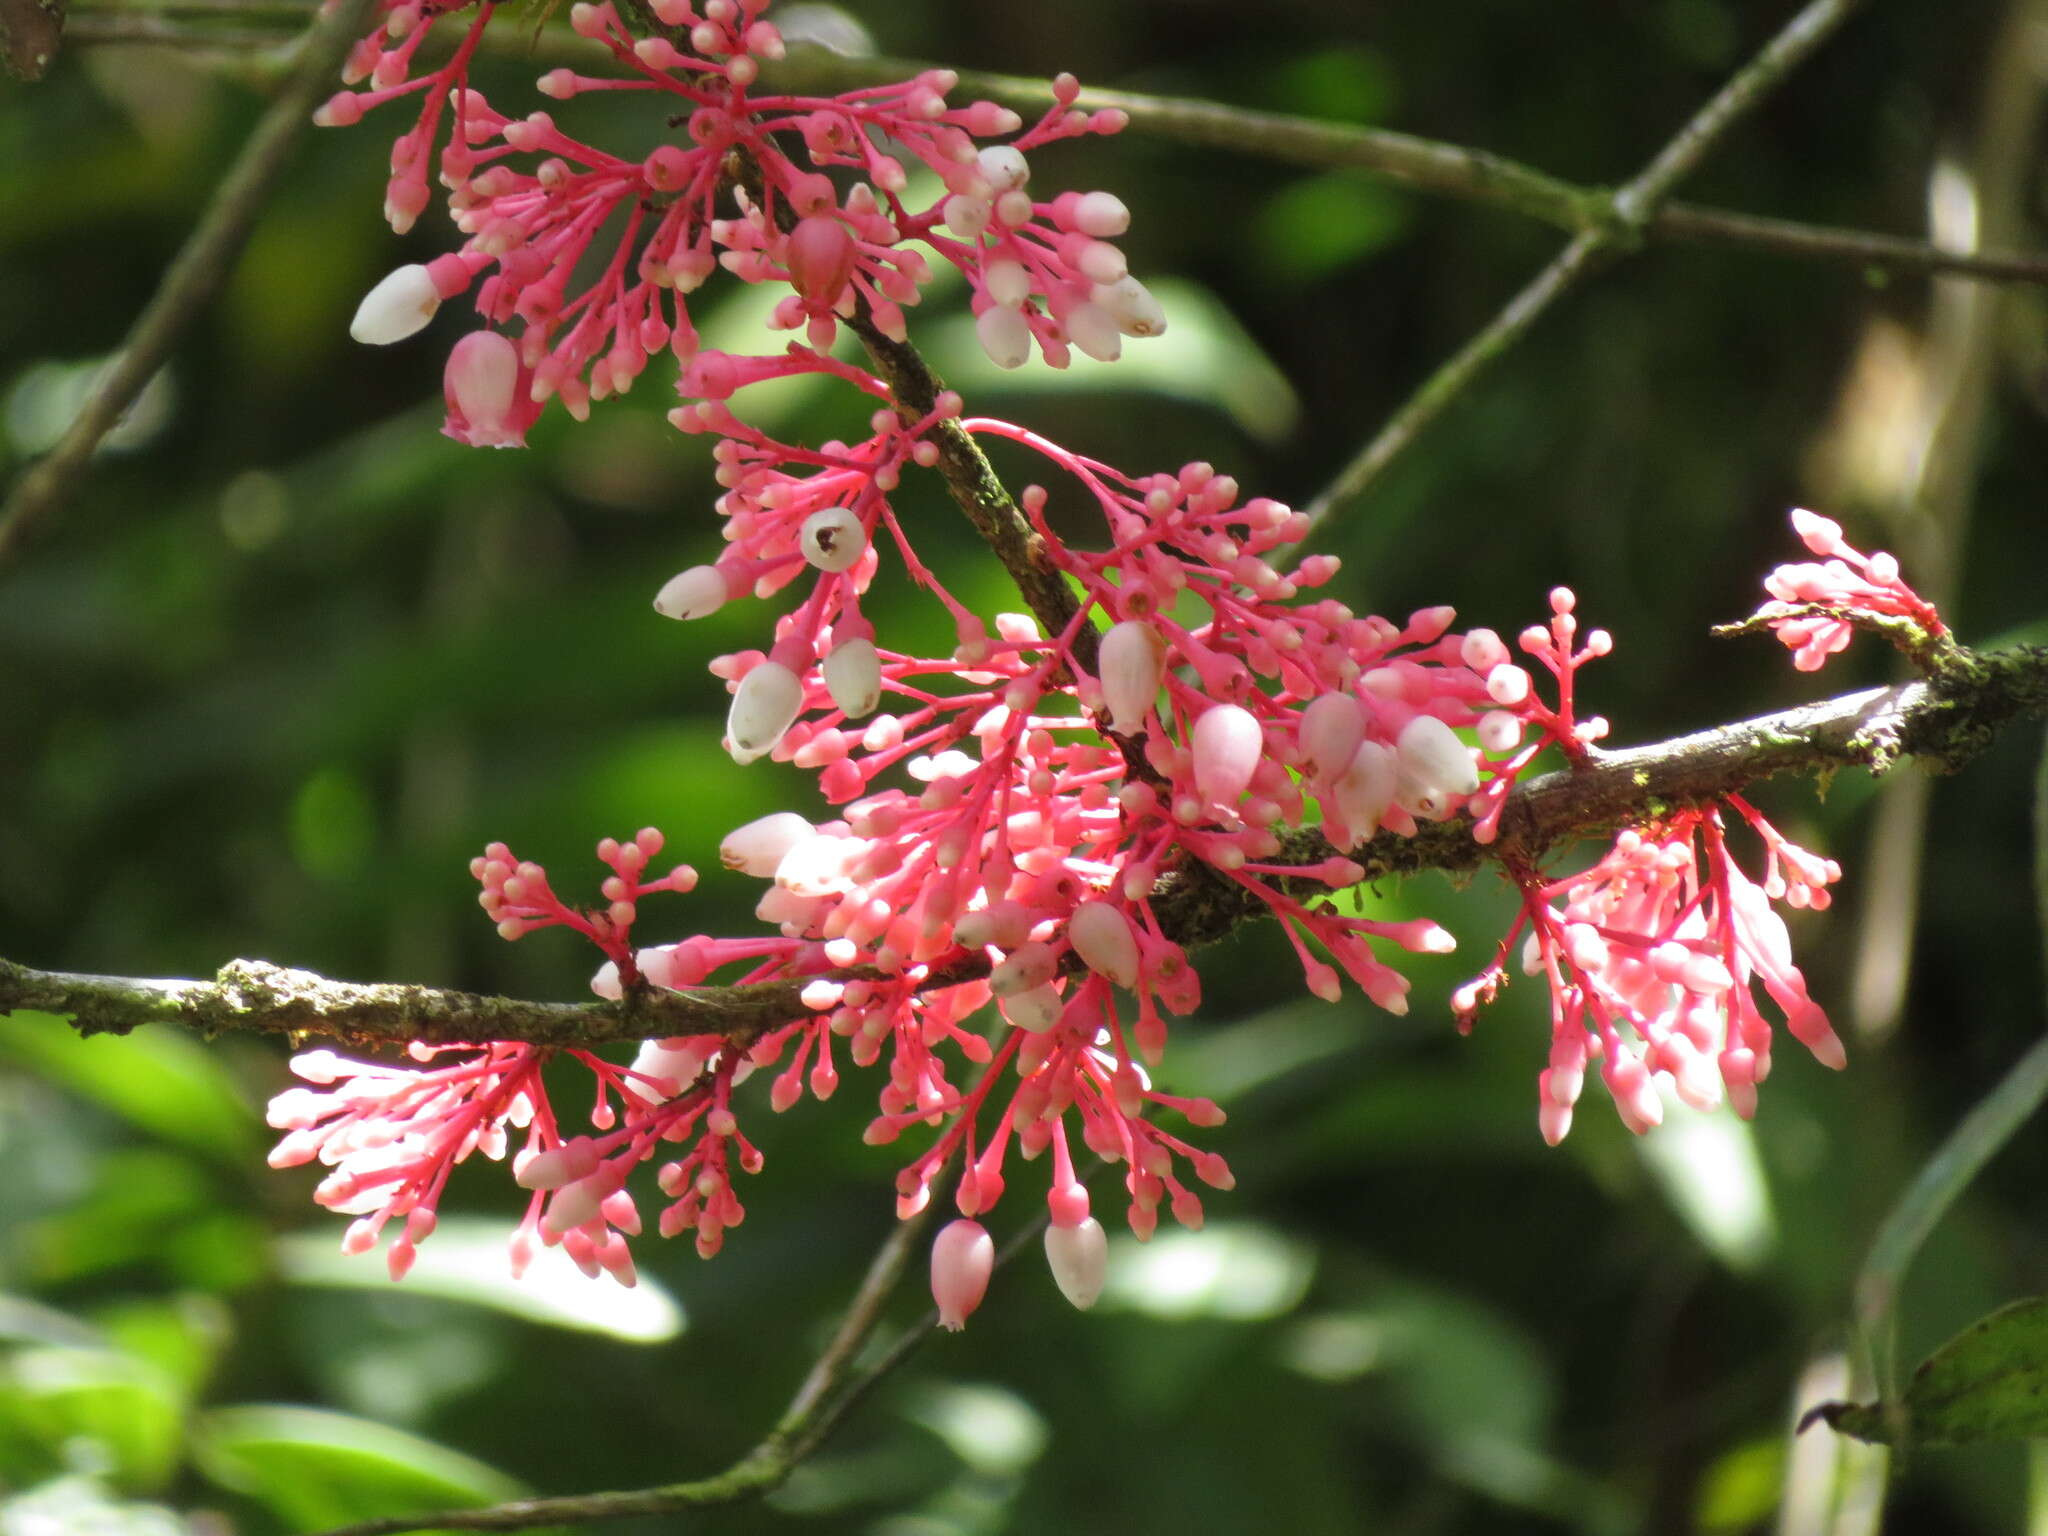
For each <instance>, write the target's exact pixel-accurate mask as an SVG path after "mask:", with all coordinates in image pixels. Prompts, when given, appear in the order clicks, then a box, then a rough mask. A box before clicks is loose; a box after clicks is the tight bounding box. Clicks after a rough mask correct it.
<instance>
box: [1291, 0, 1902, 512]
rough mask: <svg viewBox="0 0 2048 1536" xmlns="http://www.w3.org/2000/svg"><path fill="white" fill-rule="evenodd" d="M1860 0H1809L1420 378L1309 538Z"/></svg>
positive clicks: (1644, 217)
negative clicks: (1587, 221) (1591, 219)
mask: <svg viewBox="0 0 2048 1536" xmlns="http://www.w3.org/2000/svg"><path fill="white" fill-rule="evenodd" d="M1861 3H1862V0H1809V3H1808V4H1807V5H1806V6H1805V7H1803V8H1802V9H1801V10H1800V11H1799V13H1798V14H1797V15H1796V16H1794V17H1793V18H1792V20H1791V21H1789V22H1787V23H1786V24H1785V27H1784V30H1782V31H1781V32H1779V33H1778V35H1777V36H1776V37H1774V38H1772V39H1771V40H1770V42H1768V43H1766V44H1765V45H1764V47H1763V49H1762V51H1761V52H1759V53H1758V54H1757V55H1756V57H1755V58H1753V59H1751V60H1750V61H1749V63H1747V64H1745V65H1744V66H1743V67H1742V68H1741V69H1740V70H1738V71H1737V72H1736V73H1735V75H1734V77H1733V78H1732V79H1730V80H1729V81H1728V83H1727V84H1726V85H1724V86H1722V87H1721V89H1720V90H1719V91H1717V92H1716V93H1715V94H1714V97H1713V99H1712V100H1710V101H1709V102H1708V103H1707V104H1706V105H1705V106H1704V107H1701V108H1700V110H1699V111H1698V112H1696V113H1694V114H1693V116H1692V117H1691V118H1690V119H1689V120H1688V121H1687V122H1686V124H1685V126H1684V127H1682V128H1680V129H1679V130H1678V132H1677V134H1676V135H1675V136H1674V137H1673V138H1672V139H1671V142H1670V143H1668V144H1666V145H1665V146H1664V147H1663V148H1662V149H1661V150H1659V151H1658V152H1657V154H1656V155H1655V156H1654V157H1653V158H1652V159H1651V161H1650V163H1649V164H1648V165H1646V166H1644V167H1643V169H1642V170H1641V171H1640V172H1639V173H1637V175H1636V176H1635V177H1634V178H1632V179H1631V180H1630V181H1628V182H1627V183H1626V184H1625V185H1623V186H1622V187H1621V188H1620V189H1619V190H1618V191H1616V192H1615V194H1614V195H1613V197H1611V198H1610V199H1608V201H1607V217H1606V218H1605V219H1604V220H1602V221H1601V222H1599V223H1597V224H1594V225H1592V226H1590V227H1588V228H1583V229H1581V230H1580V231H1579V232H1578V233H1577V234H1576V235H1574V236H1573V237H1572V240H1571V243H1570V244H1569V245H1567V246H1566V247H1565V248H1564V250H1563V251H1561V252H1560V253H1559V254H1558V255H1557V257H1556V258H1555V259H1554V260H1553V261H1552V262H1551V263H1550V265H1548V266H1547V267H1545V268H1544V269H1543V270H1542V271H1541V272H1539V273H1538V274H1537V275H1536V277H1535V279H1534V280H1533V281H1531V282H1530V283H1529V284H1528V286H1527V287H1525V288H1523V289H1522V291H1521V292H1520V293H1518V294H1516V295H1515V296H1514V297H1513V298H1512V299H1510V300H1509V301H1508V305H1507V308H1505V309H1503V310H1502V311H1501V312H1500V313H1499V314H1498V315H1496V316H1495V317H1494V319H1493V321H1492V322H1491V323H1490V324H1489V325H1488V326H1487V327H1486V329H1485V330H1483V331H1481V332H1480V333H1479V334H1478V335H1477V336H1475V337H1473V338H1472V340H1471V341H1469V342H1467V343H1466V344H1465V345H1464V347H1462V348H1461V349H1460V350H1459V351H1458V352H1457V353H1455V354H1454V355H1453V356H1452V357H1451V359H1450V361H1449V362H1447V363H1445V364H1443V366H1442V367H1440V368H1438V369H1437V371H1436V372H1435V373H1433V374H1431V375H1430V376H1429V377H1428V378H1427V379H1425V380H1424V381H1423V383H1422V387H1421V388H1420V389H1418V390H1416V392H1415V393H1414V394H1413V395H1412V396H1410V397H1409V398H1408V400H1407V401H1405V402H1404V403H1403V404H1402V405H1401V406H1400V408H1399V409H1397V410H1396V411H1395V412H1394V414H1393V415H1392V416H1391V417H1389V418H1388V419H1387V422H1386V424H1385V425H1384V426H1383V427H1381V428H1380V430H1379V432H1378V433H1377V434H1375V435H1374V437H1373V438H1372V440H1371V441H1370V442H1368V443H1367V444H1366V445H1365V447H1364V448H1363V449H1361V450H1360V451H1359V453H1358V455H1357V457H1355V458H1354V459H1353V460H1352V461H1351V462H1350V463H1349V464H1347V465H1346V466H1345V467H1344V468H1343V469H1342V470H1341V471H1340V472H1339V473H1338V475H1337V478H1336V480H1335V481H1333V482H1332V483H1331V485H1330V487H1329V489H1328V490H1326V491H1324V492H1323V493H1322V495H1320V496H1318V497H1317V498H1316V499H1315V500H1314V501H1313V502H1312V503H1310V505H1309V507H1308V515H1309V528H1310V536H1311V537H1312V536H1313V530H1314V529H1315V528H1316V527H1317V526H1318V525H1320V524H1321V523H1322V522H1323V520H1324V519H1325V518H1327V517H1328V516H1329V514H1330V512H1331V509H1332V508H1334V507H1336V506H1338V505H1339V504H1341V503H1343V502H1346V501H1350V500H1351V499H1352V498H1353V497H1355V496H1357V495H1358V494H1359V493H1360V492H1361V491H1363V490H1364V489H1365V488H1366V487H1367V486H1368V485H1370V484H1371V483H1372V482H1373V481H1375V480H1377V479H1378V478H1379V477H1380V475H1381V473H1382V472H1384V471H1385V469H1386V467H1387V466H1388V465H1389V464H1390V463H1392V462H1393V461H1394V459H1395V458H1396V457H1397V456H1398V455H1399V454H1400V453H1401V452H1402V451H1403V450H1404V449H1406V448H1407V447H1408V446H1409V445H1410V444H1411V443H1413V442H1414V441H1415V439H1416V438H1417V437H1418V436H1420V435H1421V433H1422V430H1423V428H1425V427H1426V426H1428V425H1429V424H1430V423H1431V422H1432V421H1434V420H1435V419H1436V418H1437V416H1439V415H1440V414H1442V412H1443V409H1444V407H1445V406H1447V405H1449V404H1450V403H1451V401H1453V400H1454V399H1456V398H1457V397H1458V396H1459V395H1460V394H1462V393H1463V392H1464V391H1465V389H1466V388H1467V387H1469V386H1470V385H1471V384H1472V382H1473V381H1474V380H1475V379H1477V378H1478V377H1479V375H1480V374H1481V373H1483V372H1484V371H1485V369H1486V366H1487V364H1489V363H1491V362H1492V361H1493V360H1494V359H1495V358H1497V357H1499V356H1500V355H1501V354H1502V353H1503V352H1505V351H1507V350H1508V348H1509V347H1511V346H1513V345H1514V344H1515V343H1516V342H1517V341H1519V340H1521V339H1522V337H1523V336H1525V335H1526V334H1527V333H1528V331H1529V328H1530V327H1531V326H1533V325H1534V324H1535V323H1536V321H1537V319H1538V317H1539V316H1541V315H1542V314H1543V312H1544V311H1545V310H1547V309H1548V308H1550V306H1551V305H1552V304H1554V303H1555V302H1557V300H1558V299H1560V298H1562V297H1563V296H1564V295H1565V294H1566V293H1567V292H1569V291H1570V290H1571V289H1572V287H1573V286H1574V285H1576V284H1577V282H1578V281H1579V279H1580V278H1582V277H1584V276H1585V275H1586V274H1587V273H1588V272H1590V271H1592V270H1593V268H1594V266H1595V264H1596V263H1598V262H1599V261H1600V260H1601V259H1602V258H1606V257H1610V256H1613V255H1617V254H1620V253H1623V252H1626V251H1629V250H1632V249H1634V248H1635V247H1637V246H1639V245H1640V244H1641V243H1642V240H1643V236H1644V234H1645V233H1646V231H1647V230H1648V228H1649V226H1650V222H1651V220H1653V219H1654V218H1655V217H1656V215H1657V212H1658V210H1659V208H1660V207H1661V206H1662V205H1663V203H1664V200H1665V198H1666V197H1667V196H1668V195H1669V194H1670V192H1671V189H1672V188H1673V187H1675V186H1677V184H1678V183H1679V181H1680V180H1681V179H1683V178H1684V177H1685V176H1686V175H1687V174H1688V173H1690V172H1691V171H1692V170H1693V169H1694V168H1695V167H1696V166H1697V165H1698V164H1699V163H1700V161H1701V160H1703V159H1704V158H1705V157H1706V155H1707V152H1708V151H1709V150H1711V149H1712V148H1713V147H1714V145H1715V144H1716V143H1718V142H1719V141H1720V139H1721V138H1722V136H1723V135H1724V134H1726V133H1727V132H1728V130H1729V129H1730V128H1732V127H1734V126H1735V124H1736V123H1737V122H1739V121H1741V119H1742V118H1743V117H1744V116H1745V115H1746V114H1747V113H1748V112H1749V111H1750V109H1751V108H1753V107H1755V106H1756V105H1757V103H1758V102H1760V101H1762V100H1763V99H1764V97H1766V96H1767V95H1769V94H1770V93H1771V92H1772V91H1773V90H1775V89H1776V88H1777V87H1778V86H1779V85H1780V84H1781V83H1782V82H1783V81H1784V79H1785V77H1786V76H1787V75H1789V74H1791V72H1792V71H1793V70H1794V69H1795V68H1797V67H1798V65H1799V64H1800V63H1801V62H1803V61H1804V60H1805V58H1806V57H1807V55H1808V54H1810V53H1812V52H1813V50H1814V49H1816V48H1818V47H1819V46H1820V45H1821V43H1823V42H1825V41H1826V40H1827V38H1828V37H1829V36H1830V35H1831V34H1832V33H1833V32H1834V30H1835V29H1836V28H1837V27H1839V26H1840V25H1841V24H1842V23H1843V22H1844V21H1846V20H1847V19H1848V17H1849V15H1850V13H1851V12H1853V11H1854V10H1855V9H1856V7H1857V6H1858V5H1860V4H1861Z"/></svg>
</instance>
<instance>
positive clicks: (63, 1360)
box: [0, 1348, 184, 1490]
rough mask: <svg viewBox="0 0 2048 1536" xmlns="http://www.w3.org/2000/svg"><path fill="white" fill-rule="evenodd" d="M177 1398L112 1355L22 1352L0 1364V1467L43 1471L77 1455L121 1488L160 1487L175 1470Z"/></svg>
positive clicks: (170, 1388) (166, 1383)
mask: <svg viewBox="0 0 2048 1536" xmlns="http://www.w3.org/2000/svg"><path fill="white" fill-rule="evenodd" d="M183 1417H184V1395H183V1393H182V1392H180V1391H179V1389H178V1386H177V1383H176V1382H175V1381H173V1380H172V1379H171V1378H170V1377H169V1376H168V1375H167V1374H166V1373H165V1372H164V1371H162V1370H161V1369H159V1368H158V1367H157V1366H155V1365H153V1364H151V1363H150V1362H149V1361H146V1360H141V1359H137V1358H136V1357H135V1356H133V1355H128V1354H123V1353H121V1352H120V1351H118V1350H113V1349H64V1348H51V1349H23V1350H18V1351H16V1352H14V1353H13V1354H11V1355H8V1356H7V1357H6V1358H5V1361H4V1363H0V1467H5V1468H7V1469H8V1470H9V1471H10V1472H11V1473H12V1476H10V1477H9V1479H8V1480H9V1481H13V1480H15V1479H16V1478H19V1477H20V1476H21V1471H22V1468H23V1465H24V1464H26V1465H27V1466H30V1467H33V1466H34V1465H36V1464H37V1462H38V1461H40V1462H41V1463H42V1464H43V1465H45V1466H47V1467H48V1468H49V1469H50V1470H55V1469H57V1468H58V1467H62V1466H64V1465H67V1464H76V1463H77V1460H78V1458H79V1457H80V1455H81V1454H82V1453H83V1454H84V1455H85V1457H86V1460H87V1461H88V1463H89V1464H93V1465H95V1466H96V1468H98V1469H103V1470H104V1471H105V1472H106V1473H107V1475H108V1476H109V1477H110V1478H111V1479H112V1480H113V1481H114V1482H115V1483H116V1484H117V1485H119V1486H120V1487H123V1488H129V1489H137V1490H142V1489H153V1488H157V1487H160V1486H162V1484H163V1483H164V1482H165V1480H166V1479H167V1478H168V1477H169V1476H170V1474H171V1471H172V1469H173V1468H174V1467H175V1466H176V1465H177V1459H178V1440H179V1430H180V1425H181V1422H182V1420H183Z"/></svg>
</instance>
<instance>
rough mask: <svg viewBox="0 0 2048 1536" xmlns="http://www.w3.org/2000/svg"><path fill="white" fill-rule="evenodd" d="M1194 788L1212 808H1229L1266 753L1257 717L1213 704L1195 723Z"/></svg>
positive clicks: (1237, 706)
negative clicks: (1212, 805) (1262, 754)
mask: <svg viewBox="0 0 2048 1536" xmlns="http://www.w3.org/2000/svg"><path fill="white" fill-rule="evenodd" d="M1191 745H1192V747H1193V755H1194V763H1195V788H1197V789H1198V790H1200V791H1201V792H1202V796H1203V798H1204V799H1206V800H1208V801H1209V802H1210V803H1211V804H1214V805H1222V806H1232V805H1235V804H1237V797H1238V796H1239V795H1241V794H1243V793H1244V791H1245V786H1246V785H1248V784H1250V783H1251V781H1252V774H1253V772H1254V771H1255V770H1256V769H1257V768H1258V766H1259V756H1260V754H1261V753H1263V752H1264V751H1265V747H1266V735H1265V732H1264V731H1262V730H1260V729H1259V721H1258V717H1257V716H1256V715H1254V714H1253V713H1252V712H1251V711H1250V710H1248V709H1245V708H1243V707H1241V706H1240V705H1236V704H1212V705H1211V706H1210V707H1209V708H1208V709H1206V710H1204V711H1203V712H1202V716H1201V718H1200V719H1198V720H1197V721H1196V722H1195V729H1194V732H1193V741H1192V743H1191Z"/></svg>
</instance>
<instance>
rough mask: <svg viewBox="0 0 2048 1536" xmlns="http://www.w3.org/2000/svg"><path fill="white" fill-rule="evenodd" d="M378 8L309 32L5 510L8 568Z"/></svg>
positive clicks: (235, 242) (172, 338) (339, 14)
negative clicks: (120, 336)
mask: <svg viewBox="0 0 2048 1536" xmlns="http://www.w3.org/2000/svg"><path fill="white" fill-rule="evenodd" d="M374 4H375V0H343V3H342V4H340V5H338V6H337V7H336V8H335V9H334V10H333V11H332V12H330V13H329V14H328V15H326V16H324V17H322V18H321V19H320V20H319V21H318V22H317V23H315V25H314V26H313V28H312V29H311V30H310V31H309V32H307V33H306V35H305V41H304V43H303V45H302V46H301V48H300V50H299V54H298V63H297V67H296V69H295V71H294V73H293V75H292V77H291V80H290V83H289V84H288V85H286V87H285V88H284V90H283V91H282V92H280V93H279V94H278V96H277V98H276V100H274V101H273V102H272V103H271V104H270V107H269V108H268V110H266V111H265V112H264V114H263V118H262V120H261V121H260V122H258V123H257V125H256V128H255V131H254V132H252V133H251V134H250V135H249V140H248V142H247V143H246V144H244V145H243V146H242V152H241V154H240V156H238V157H237V159H236V161H235V164H234V167H233V168H232V169H231V170H230V171H229V172H228V174H227V177H226V179H225V180H223V181H222V182H221V184H220V188H219V190H218V191H216V192H215V193H214V196H213V201H212V202H211V203H209V204H208V205H207V209H206V212H205V213H204V214H202V215H201V216H200V220H199V224H198V226H197V227H196V228H195V229H194V230H193V231H192V234H191V236H190V237H189V238H188V239H187V240H186V241H185V244H184V247H183V248H182V249H181V250H180V251H179V252H178V254H177V256H176V257H175V258H174V259H173V260H172V262H171V264H170V266H169V268H168V269H166V270H165V272H164V275H163V280H162V281H161V282H160V283H158V284H157V290H156V293H155V294H154V295H153V296H152V297H151V299H150V301H149V303H148V305H147V306H146V307H145V308H144V309H143V311H142V313H141V314H140V315H139V316H137V317H136V321H135V324H134V326H133V327H132V328H131V329H130V330H129V332H128V336H127V339H126V340H125V341H124V342H123V343H122V346H121V351H120V353H119V355H118V356H117V357H116V358H115V359H114V361H113V362H112V363H111V364H110V365H109V366H108V368H107V370H106V372H105V373H104V374H103V375H102V376H101V378H100V380H99V383H98V385H97V386H96V387H95V388H94V390H93V393H92V398H91V399H89V400H87V401H86V403H85V407H84V409H83V410H81V411H80V412H79V413H78V417H77V419H76V420H75V421H73V422H72V423H71V426H70V427H69V428H68V429H67V430H66V431H65V433H64V436H63V437H62V438H61V439H59V440H58V443H57V446H56V447H55V448H53V449H51V450H50V452H49V453H48V454H47V455H45V456H44V457H43V458H42V459H41V460H39V461H38V462H37V463H35V464H33V465H31V466H30V467H29V470H28V472H27V473H26V474H24V475H23V476H22V477H21V479H20V481H19V482H17V483H16V485H15V487H14V490H13V492H12V493H11V494H10V495H9V496H8V498H7V501H6V503H5V504H4V505H0V562H4V561H5V560H6V559H7V557H8V556H9V555H11V554H13V553H14V552H15V551H16V550H17V549H18V548H19V547H20V545H21V542H22V540H23V539H25V538H26V537H27V536H28V534H29V532H30V531H31V530H32V529H33V528H34V526H35V525H36V524H37V523H38V522H39V521H40V520H41V519H43V518H44V517H46V516H48V515H49V513H50V512H51V511H52V510H53V509H54V508H56V507H57V506H59V505H60V504H61V503H62V502H63V501H64V499H65V497H67V496H68V495H69V494H70V492H71V489H72V486H73V483H74V482H75V481H76V480H77V478H78V475H79V473H80V472H81V471H82V470H83V469H84V468H85V465H86V462H87V461H88V460H89V459H91V457H92V455H93V450H94V449H96V448H97V447H98V446H99V444H100V440H101V439H102V438H103V437H105V436H106V435H107V433H108V432H110V431H111V430H113V427H114V425H115V423H116V422H118V421H119V420H120V419H121V413H122V412H124V411H126V410H127V409H128V407H129V406H131V405H133V404H134V403H135V398H136V396H138V395H140V394H141V393H142V389H143V386H144V385H146V384H147V383H148V382H149V381H150V379H152V378H153V377H155V375H156V371H157V370H158V369H159V368H161V367H162V366H163V364H164V362H165V360H166V359H167V358H169V356H170V354H171V349H172V348H173V347H174V346H175V345H176V344H177V342H178V338H179V337H180V336H182V335H183V334H184V331H185V328H186V326H188V325H190V324H191V323H192V321H193V320H194V319H195V318H196V317H197V316H198V314H199V313H200V311H201V310H203V309H205V307H206V306H207V305H208V304H209V303H211V302H212V300H213V298H214V296H215V295H216V294H217V293H219V292H220V289H221V286H222V285H223V284H224V283H225V282H226V281H227V278H228V274H229V273H230V272H231V271H233V270H234V265H235V259H236V258H237V257H238V256H239V255H240V254H241V252H242V247H243V245H244V244H245V243H246V242H247V240H248V238H249V231H250V229H251V227H252V226H253V225H254V224H255V222H256V215H257V213H258V212H259V211H260V210H261V209H262V207H263V205H264V203H265V202H266V201H267V200H268V199H269V196H270V193H271V189H272V188H273V187H275V186H276V185H277V183H278V181H279V179H280V178H281V177H282V176H283V175H284V171H285V167H286V166H287V165H288V164H289V163H290V161H291V153H292V148H293V146H294V144H295V143H296V142H297V140H298V136H299V134H300V132H301V131H302V130H303V129H304V128H305V126H306V123H307V120H308V118H309V117H310V115H311V113H312V111H313V107H314V105H315V103H316V102H317V101H318V100H319V99H320V97H321V96H322V94H323V93H324V92H325V91H327V90H328V89H329V88H330V84H331V82H332V80H333V78H334V75H335V74H336V72H337V71H338V70H339V69H340V68H341V64H342V60H343V58H344V57H345V56H346V55H347V53H348V50H349V48H350V47H351V46H352V45H353V43H354V42H355V40H356V39H357V38H359V37H361V36H362V35H363V33H364V32H365V31H367V30H368V28H369V24H370V13H371V11H372V9H373V8H374Z"/></svg>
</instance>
